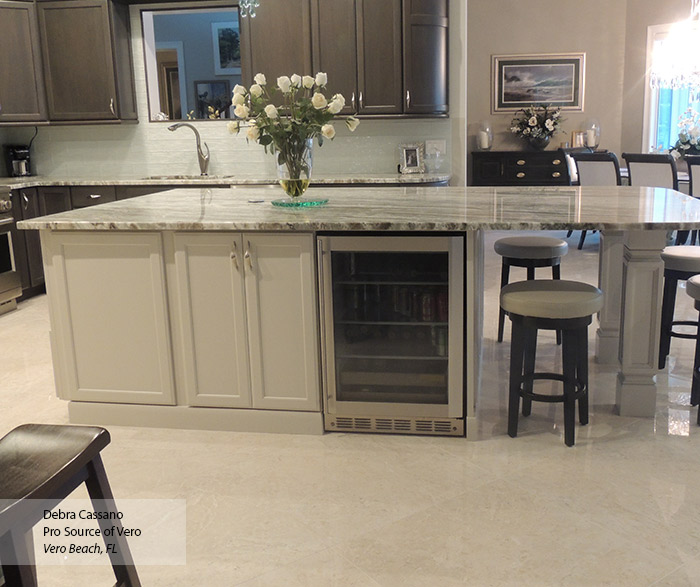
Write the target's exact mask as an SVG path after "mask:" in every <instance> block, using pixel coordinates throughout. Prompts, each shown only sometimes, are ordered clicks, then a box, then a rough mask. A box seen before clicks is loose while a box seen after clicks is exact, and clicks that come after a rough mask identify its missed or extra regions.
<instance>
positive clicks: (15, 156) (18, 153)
mask: <svg viewBox="0 0 700 587" xmlns="http://www.w3.org/2000/svg"><path fill="white" fill-rule="evenodd" d="M5 161H6V163H7V172H8V173H9V174H10V176H12V177H22V176H24V175H31V174H32V171H31V167H30V161H29V146H28V145H5Z"/></svg>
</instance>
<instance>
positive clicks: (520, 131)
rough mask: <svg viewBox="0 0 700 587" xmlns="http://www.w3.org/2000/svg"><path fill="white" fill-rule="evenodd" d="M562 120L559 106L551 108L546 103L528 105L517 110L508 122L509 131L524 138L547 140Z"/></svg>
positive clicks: (557, 128)
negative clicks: (509, 125)
mask: <svg viewBox="0 0 700 587" xmlns="http://www.w3.org/2000/svg"><path fill="white" fill-rule="evenodd" d="M562 120H563V119H562V118H561V109H560V108H552V107H551V106H549V105H548V104H542V105H541V106H530V107H529V108H522V109H521V110H518V113H517V114H516V116H515V118H513V121H512V122H511V123H510V124H511V127H510V131H511V132H512V133H513V134H516V135H518V136H519V137H522V138H523V139H526V140H530V139H544V140H549V138H550V137H551V136H552V135H553V134H554V133H555V132H557V131H558V130H559V125H560V124H561V122H562Z"/></svg>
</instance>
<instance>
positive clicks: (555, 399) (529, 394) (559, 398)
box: [520, 372, 587, 403]
mask: <svg viewBox="0 0 700 587" xmlns="http://www.w3.org/2000/svg"><path fill="white" fill-rule="evenodd" d="M541 380H547V381H561V382H562V383H566V377H564V375H562V374H561V373H547V372H537V373H529V374H527V375H523V378H522V385H523V386H525V385H529V384H532V382H533V381H541ZM574 386H575V387H576V390H575V391H574V392H573V393H571V394H569V397H571V398H573V399H579V398H580V397H583V396H584V395H585V394H586V391H587V390H586V386H585V385H583V384H582V383H581V382H580V381H578V380H576V381H574ZM520 397H523V398H526V399H532V400H535V401H538V402H548V403H561V402H563V401H564V400H566V396H565V395H564V394H558V395H547V394H543V393H535V392H534V391H526V390H524V389H523V388H522V387H521V388H520Z"/></svg>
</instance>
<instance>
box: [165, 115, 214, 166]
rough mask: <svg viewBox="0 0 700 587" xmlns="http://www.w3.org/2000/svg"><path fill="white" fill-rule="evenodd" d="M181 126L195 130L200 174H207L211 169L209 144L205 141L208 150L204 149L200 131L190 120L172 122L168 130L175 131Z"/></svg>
mask: <svg viewBox="0 0 700 587" xmlns="http://www.w3.org/2000/svg"><path fill="white" fill-rule="evenodd" d="M181 126H186V127H187V128H191V129H192V131H193V132H194V136H195V137H196V138H197V161H198V162H199V171H200V175H207V170H208V169H209V146H208V145H207V144H206V143H204V148H205V149H206V152H205V151H204V150H203V149H202V139H201V137H200V136H199V131H198V130H197V129H196V128H195V127H194V126H193V125H192V124H190V123H189V122H178V123H177V124H171V125H170V126H169V127H168V130H169V131H171V132H175V131H176V130H177V129H178V128H180V127H181Z"/></svg>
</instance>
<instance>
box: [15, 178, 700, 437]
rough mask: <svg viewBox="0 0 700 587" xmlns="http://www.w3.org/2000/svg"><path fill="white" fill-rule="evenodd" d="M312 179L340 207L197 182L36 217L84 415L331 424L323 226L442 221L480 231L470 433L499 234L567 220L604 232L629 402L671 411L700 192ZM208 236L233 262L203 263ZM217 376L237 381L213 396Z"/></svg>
mask: <svg viewBox="0 0 700 587" xmlns="http://www.w3.org/2000/svg"><path fill="white" fill-rule="evenodd" d="M310 191H311V195H314V194H320V193H323V194H324V195H325V196H327V197H329V202H328V204H327V205H326V206H323V207H318V208H310V209H296V210H294V209H280V208H276V207H273V206H271V205H270V203H269V200H271V199H273V198H276V197H278V196H279V192H278V191H277V190H269V191H268V190H263V191H262V192H261V190H259V189H255V188H247V187H233V188H230V189H213V190H210V189H202V190H192V189H187V190H172V191H168V192H163V193H160V194H154V195H150V196H143V197H140V198H135V199H131V200H125V201H121V202H114V203H108V204H103V205H100V206H95V207H92V208H87V209H82V210H73V211H70V212H64V213H61V214H56V215H53V216H49V217H43V218H37V219H33V220H29V221H25V222H23V223H21V224H20V227H21V228H27V229H39V230H40V231H41V239H42V248H43V253H44V263H45V270H46V278H47V292H48V296H49V308H50V314H51V328H52V334H51V340H52V350H53V355H54V367H55V374H56V386H57V392H58V395H59V396H60V397H62V398H64V399H68V400H70V405H69V411H70V415H71V419H72V420H73V421H76V422H93V423H115V424H127V423H128V424H131V425H135V424H143V425H158V426H182V427H204V428H225V429H241V430H269V431H275V430H276V431H297V432H321V431H322V430H323V425H322V413H321V392H322V388H323V385H322V382H321V377H320V375H319V373H320V366H322V362H323V360H324V358H323V355H322V353H321V350H320V349H321V346H320V343H319V338H318V337H319V328H318V304H317V300H318V286H317V281H316V271H317V269H316V252H315V251H316V249H315V239H316V236H317V234H318V233H321V232H323V233H326V232H333V233H335V232H342V233H349V234H351V233H360V234H367V233H375V234H405V233H411V234H416V235H428V234H433V233H440V234H462V235H464V236H465V238H466V247H465V261H466V262H465V275H466V288H465V296H464V297H465V300H464V331H465V342H466V351H465V363H464V364H465V375H464V387H465V416H466V429H467V436H469V432H470V429H472V430H473V429H474V426H473V423H474V422H473V418H474V405H475V402H476V400H477V398H478V392H479V390H478V388H479V379H480V378H479V368H480V347H481V332H482V325H481V316H482V311H481V308H482V305H483V304H482V297H483V295H482V292H483V231H484V230H565V229H573V230H581V229H586V230H594V229H595V230H600V231H602V235H603V236H602V239H601V287H602V289H603V291H604V292H605V293H606V305H605V308H604V309H603V311H602V312H601V314H600V317H599V329H598V332H597V335H598V348H597V353H598V356H599V359H600V360H610V359H611V356H612V360H619V364H620V372H619V375H618V381H617V402H616V403H617V407H618V410H619V412H620V413H621V414H625V415H636V416H652V415H653V413H654V406H655V400H656V385H655V374H656V356H657V354H658V340H657V339H658V334H657V333H658V331H659V321H660V304H661V301H660V300H661V296H660V293H661V284H662V275H663V264H662V261H661V258H660V252H661V250H662V249H663V247H664V246H665V244H666V238H667V237H666V232H667V231H668V230H673V229H686V230H689V229H696V228H700V202H698V201H696V200H694V199H692V198H689V197H687V196H684V195H683V194H680V193H678V192H674V191H673V190H666V189H659V188H639V187H595V188H594V187H560V188H537V187H533V188H430V187H426V188H420V187H406V188H381V187H372V188H366V189H364V188H360V189H358V188H334V189H333V190H332V191H330V192H329V191H328V190H325V189H324V188H312V190H310ZM193 192H194V193H193ZM195 250H207V251H208V252H209V253H212V252H213V255H210V256H209V257H207V258H213V259H216V261H215V262H212V263H211V264H209V265H207V264H201V263H200V264H195V265H192V264H190V263H189V262H188V259H189V258H190V256H191V254H192V252H193V251H195ZM279 259H282V261H279ZM195 267H196V269H193V268H195ZM193 270H194V273H192V271H193ZM273 270H274V275H273V274H272V273H269V274H268V273H266V272H268V271H273ZM188 271H189V273H188ZM197 272H199V273H197ZM236 272H238V273H240V274H241V277H240V278H233V277H231V276H232V275H235V274H236ZM244 273H245V276H243V274H244ZM224 290H226V291H227V292H228V293H227V294H226V296H224V297H221V296H219V295H218V294H220V293H221V292H222V291H224ZM236 291H240V292H241V293H242V295H243V297H245V298H246V300H248V301H250V302H251V304H250V305H248V306H247V307H246V309H245V310H244V309H239V311H232V312H230V313H228V314H227V316H219V315H218V314H217V312H215V311H214V310H212V308H213V307H214V306H216V304H215V303H209V302H208V296H210V295H211V296H212V298H213V299H217V300H218V301H217V302H216V303H218V304H220V307H224V305H223V302H227V303H229V304H230V305H231V306H235V305H236V303H237V299H238V297H237V296H236V295H234V293H235V292H236ZM250 306H252V311H251V307H250ZM217 316H219V317H218V319H217ZM237 320H239V321H240V320H245V321H246V322H247V329H243V328H241V327H240V324H236V321H237ZM202 324H206V328H205V329H202V328H201V325H202ZM197 327H200V328H197ZM203 332H208V334H209V335H208V336H203V335H202V333H203ZM197 333H199V334H197ZM246 333H247V334H246ZM215 339H217V340H215ZM218 339H220V340H218ZM224 349H232V353H231V354H227V352H225V351H224ZM236 349H238V350H237V351H236ZM611 349H613V350H612V351H611ZM234 351H235V352H234ZM219 354H221V356H217V355H219ZM234 355H235V356H234ZM271 357H274V358H273V359H271ZM202 365H216V366H217V367H216V368H215V369H203V368H202ZM209 373H213V374H215V375H216V377H217V378H218V379H217V381H216V382H215V383H217V384H219V387H220V383H221V378H223V377H226V379H227V384H230V386H231V387H232V389H231V390H229V391H227V392H226V393H225V394H223V395H224V396H223V397H220V396H219V395H218V394H216V393H213V394H212V393H199V391H198V389H199V387H198V386H199V383H201V382H202V381H203V380H204V379H206V377H207V376H208V374H209ZM211 388H212V387H211V386H210V387H209V389H211ZM213 388H214V389H216V388H217V387H216V385H214V386H213ZM222 408H227V409H222Z"/></svg>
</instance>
